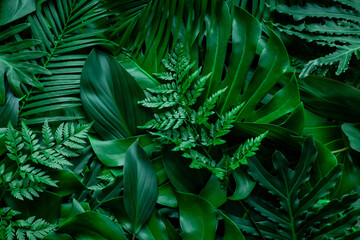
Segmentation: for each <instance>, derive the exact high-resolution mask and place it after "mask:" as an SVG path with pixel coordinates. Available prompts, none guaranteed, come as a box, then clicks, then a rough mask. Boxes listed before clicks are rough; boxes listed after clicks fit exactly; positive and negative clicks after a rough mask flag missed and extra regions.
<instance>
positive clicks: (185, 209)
mask: <svg viewBox="0 0 360 240" xmlns="http://www.w3.org/2000/svg"><path fill="white" fill-rule="evenodd" d="M177 199H178V202H179V212H180V225H181V229H182V230H183V239H184V240H210V239H215V233H216V226H217V222H218V220H217V219H216V215H215V208H214V207H213V206H212V205H211V204H210V203H209V202H208V201H207V200H205V199H204V198H202V197H200V196H198V195H194V194H190V193H180V192H178V193H177Z"/></svg>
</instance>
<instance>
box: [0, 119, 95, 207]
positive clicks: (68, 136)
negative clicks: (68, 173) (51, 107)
mask: <svg viewBox="0 0 360 240" xmlns="http://www.w3.org/2000/svg"><path fill="white" fill-rule="evenodd" d="M90 127H91V124H88V125H75V124H73V123H65V124H64V123H62V124H61V125H60V126H59V127H58V128H57V130H56V133H55V134H53V133H52V132H51V129H50V127H49V125H48V123H47V121H46V122H45V123H44V125H43V129H42V137H43V140H42V142H41V141H40V140H39V139H38V138H37V137H36V134H35V133H33V131H32V130H31V129H30V128H28V127H27V126H26V124H25V123H24V122H22V127H21V131H18V130H16V129H14V128H13V126H12V125H11V123H9V125H8V129H7V133H6V140H7V141H6V142H5V143H6V148H7V150H8V154H7V156H8V158H9V159H10V160H11V161H12V162H15V164H16V168H15V169H14V168H13V167H11V164H10V163H3V164H1V166H0V175H1V177H0V184H1V185H2V184H3V185H5V188H6V189H8V190H9V191H10V192H11V195H12V196H14V197H15V198H17V199H20V200H24V199H25V198H27V199H30V200H32V199H33V197H38V196H39V193H40V192H43V191H44V190H45V189H46V188H47V187H57V180H54V179H52V178H51V177H50V176H49V175H47V173H46V170H44V169H47V168H52V169H63V168H64V167H66V166H68V165H71V163H70V162H69V161H68V159H67V158H69V157H75V156H78V155H79V150H81V149H82V148H83V145H84V143H85V141H84V140H85V139H86V138H87V132H88V131H89V129H90Z"/></svg>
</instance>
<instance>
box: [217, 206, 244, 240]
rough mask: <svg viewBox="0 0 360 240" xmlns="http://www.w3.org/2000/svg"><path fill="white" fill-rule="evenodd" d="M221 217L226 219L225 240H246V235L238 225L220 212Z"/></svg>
mask: <svg viewBox="0 0 360 240" xmlns="http://www.w3.org/2000/svg"><path fill="white" fill-rule="evenodd" d="M220 214H221V216H222V217H223V218H224V223H225V235H224V238H223V240H233V239H236V240H245V237H244V235H243V234H242V232H241V231H240V229H239V228H238V227H237V226H236V224H235V223H234V222H233V221H232V220H231V219H230V218H229V217H228V216H226V215H225V214H224V213H222V212H220Z"/></svg>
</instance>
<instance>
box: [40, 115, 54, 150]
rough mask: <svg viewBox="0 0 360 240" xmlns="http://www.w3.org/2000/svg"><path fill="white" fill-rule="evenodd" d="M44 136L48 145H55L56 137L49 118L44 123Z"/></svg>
mask: <svg viewBox="0 0 360 240" xmlns="http://www.w3.org/2000/svg"><path fill="white" fill-rule="evenodd" d="M42 136H43V141H44V143H45V145H46V147H48V148H50V147H52V146H54V144H55V143H54V140H55V138H54V135H53V133H52V131H51V128H50V126H49V123H48V121H47V120H45V122H44V125H43V127H42Z"/></svg>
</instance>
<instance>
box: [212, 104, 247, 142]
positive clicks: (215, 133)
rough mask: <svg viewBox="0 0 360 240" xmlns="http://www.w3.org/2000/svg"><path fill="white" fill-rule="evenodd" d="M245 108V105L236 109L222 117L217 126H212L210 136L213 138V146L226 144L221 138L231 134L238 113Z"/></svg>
mask: <svg viewBox="0 0 360 240" xmlns="http://www.w3.org/2000/svg"><path fill="white" fill-rule="evenodd" d="M243 106H244V103H243V104H241V105H239V106H236V107H234V108H233V109H232V110H230V111H229V112H227V113H225V114H224V115H222V116H220V118H219V119H218V120H217V121H216V123H215V124H212V125H211V128H210V136H211V137H212V138H213V145H220V144H223V143H225V141H224V140H222V139H220V137H222V136H224V135H226V134H228V133H229V132H230V129H231V128H232V127H233V125H232V124H233V123H234V122H235V121H236V118H237V116H238V113H239V112H240V110H241V109H242V108H243Z"/></svg>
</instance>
